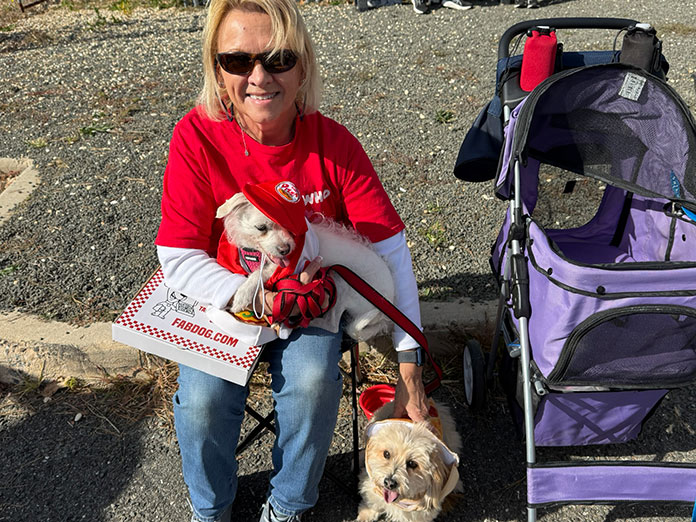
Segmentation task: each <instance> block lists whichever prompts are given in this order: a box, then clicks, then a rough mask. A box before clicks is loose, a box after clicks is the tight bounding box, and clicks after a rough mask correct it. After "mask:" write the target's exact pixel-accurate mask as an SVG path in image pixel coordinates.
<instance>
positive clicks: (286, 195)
mask: <svg viewBox="0 0 696 522" xmlns="http://www.w3.org/2000/svg"><path fill="white" fill-rule="evenodd" d="M275 189H276V192H277V193H278V195H279V196H280V197H281V198H283V199H284V200H285V201H288V202H290V203H297V202H298V201H299V200H300V191H299V190H297V187H296V186H295V184H294V183H293V182H292V181H282V182H280V183H278V184H277V185H276V187H275Z"/></svg>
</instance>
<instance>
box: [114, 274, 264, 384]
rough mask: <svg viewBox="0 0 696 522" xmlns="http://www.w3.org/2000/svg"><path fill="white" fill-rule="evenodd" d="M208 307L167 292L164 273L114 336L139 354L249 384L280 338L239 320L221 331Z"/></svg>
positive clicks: (131, 307) (119, 323)
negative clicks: (262, 358) (267, 345)
mask: <svg viewBox="0 0 696 522" xmlns="http://www.w3.org/2000/svg"><path fill="white" fill-rule="evenodd" d="M208 308H209V307H208V305H206V304H202V303H199V302H198V301H196V300H193V299H191V298H189V297H187V296H185V295H183V294H181V293H180V292H176V291H174V290H172V289H170V288H168V287H167V286H166V285H165V284H164V274H163V273H162V270H161V269H159V270H157V272H155V274H154V275H153V276H152V277H151V278H150V279H149V280H148V282H147V283H146V284H145V286H143V288H142V289H141V290H140V291H139V292H138V294H137V295H136V296H135V297H134V298H133V300H132V301H131V303H130V304H129V305H128V306H127V307H126V309H125V310H124V311H123V313H122V314H121V315H120V316H119V318H118V319H116V322H115V323H114V324H113V325H112V328H111V333H112V337H113V339H114V340H115V341H118V342H121V343H124V344H127V345H129V346H132V347H134V348H137V349H138V350H142V351H144V352H148V353H152V354H154V355H158V356H160V357H164V358H165V359H170V360H172V361H175V362H177V363H180V364H184V365H186V366H190V367H192V368H196V369H198V370H201V371H204V372H206V373H209V374H211V375H215V376H216V377H220V378H222V379H225V380H227V381H230V382H234V383H236V384H241V385H245V384H246V383H247V381H248V380H249V377H250V376H251V374H252V373H253V372H254V369H255V368H256V364H257V363H258V360H259V355H260V354H261V349H262V347H263V346H262V345H263V344H265V343H267V342H269V341H272V340H273V339H275V338H276V334H275V332H274V331H273V330H272V329H270V328H266V327H262V326H255V325H248V324H245V323H242V322H239V321H236V320H233V321H232V322H227V323H225V324H224V326H225V328H224V329H223V328H220V327H219V326H218V325H216V324H214V323H213V322H212V321H211V320H210V319H209V317H208V312H209V310H208ZM230 317H231V316H230ZM237 323H238V324H237ZM242 338H243V339H246V342H245V341H243V340H241V339H242ZM250 340H253V341H252V342H253V344H252V343H250V342H249V341H250Z"/></svg>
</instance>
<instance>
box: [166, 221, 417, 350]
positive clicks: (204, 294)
mask: <svg viewBox="0 0 696 522" xmlns="http://www.w3.org/2000/svg"><path fill="white" fill-rule="evenodd" d="M372 246H373V248H374V249H375V250H376V251H377V253H378V254H380V255H381V256H382V257H383V258H384V259H385V261H386V262H387V265H388V266H389V269H390V270H391V272H392V275H393V277H394V284H395V289H396V295H395V298H394V305H395V306H396V307H397V308H398V309H399V310H401V312H402V313H403V314H404V315H406V317H408V318H409V319H410V320H411V321H412V322H413V323H414V324H415V325H416V326H418V328H421V319H420V307H419V304H418V287H417V285H416V278H415V276H414V274H413V265H412V262H411V253H410V251H409V249H408V245H407V244H406V235H405V234H404V232H403V231H402V232H399V233H398V234H395V235H393V236H391V237H389V238H387V239H384V240H382V241H378V242H377V243H373V244H372ZM157 256H158V257H159V261H160V264H161V265H162V271H163V272H164V277H165V280H166V281H167V286H169V287H170V288H173V289H174V290H177V291H179V292H181V293H183V294H185V295H187V296H189V297H191V298H193V299H197V300H199V301H202V302H205V303H209V304H211V305H212V306H214V307H216V308H224V307H226V306H227V304H228V303H229V302H230V300H231V299H232V296H233V295H234V293H235V292H236V291H237V289H238V288H239V287H240V286H241V285H242V283H244V281H245V280H246V276H244V275H241V274H235V273H233V272H230V271H229V270H227V269H226V268H224V267H222V266H220V265H219V264H218V263H217V261H216V260H215V259H213V258H211V257H210V256H209V255H208V254H207V253H206V252H205V251H204V250H200V249H195V248H175V247H165V246H159V245H158V246H157ZM393 341H394V347H395V348H396V350H397V351H401V350H409V349H412V348H415V347H417V346H418V343H417V342H416V341H415V340H414V339H413V338H412V337H411V336H410V335H408V334H406V332H404V331H403V330H402V329H401V328H399V327H396V326H395V327H394V333H393Z"/></svg>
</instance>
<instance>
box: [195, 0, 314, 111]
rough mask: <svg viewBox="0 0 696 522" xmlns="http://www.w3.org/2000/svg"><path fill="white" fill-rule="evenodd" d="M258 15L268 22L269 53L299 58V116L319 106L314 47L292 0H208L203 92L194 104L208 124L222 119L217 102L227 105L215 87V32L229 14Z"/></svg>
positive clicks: (221, 90)
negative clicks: (208, 120)
mask: <svg viewBox="0 0 696 522" xmlns="http://www.w3.org/2000/svg"><path fill="white" fill-rule="evenodd" d="M235 9H236V10H240V11H247V12H259V13H265V14H267V15H268V16H269V17H270V19H271V31H272V34H273V36H272V38H271V41H270V42H269V44H270V47H271V49H270V50H271V52H279V51H280V50H282V49H289V50H291V51H293V52H294V53H295V54H296V55H297V56H298V58H299V60H298V63H299V65H300V66H301V67H302V74H303V79H302V83H301V84H300V88H299V90H298V92H297V100H296V102H297V103H298V105H299V107H300V110H302V112H303V113H311V112H314V111H316V110H317V109H318V108H319V104H320V103H321V78H320V77H319V69H318V67H317V62H316V56H315V54H314V47H313V45H312V41H311V40H310V38H309V33H308V32H307V28H306V26H305V24H304V21H303V20H302V16H301V15H300V12H299V10H298V9H297V4H296V1H295V0H211V1H210V4H209V6H208V16H207V20H206V24H205V28H204V29H203V88H202V89H201V92H200V94H199V95H198V103H200V104H201V105H202V106H203V110H204V112H205V114H206V115H207V116H208V117H209V118H210V119H212V120H221V119H223V118H224V117H225V115H224V112H223V110H224V109H223V107H221V105H220V102H221V101H224V102H225V103H227V101H228V96H227V92H226V91H225V88H224V87H221V86H220V85H219V84H218V77H217V63H216V61H215V55H216V54H217V52H218V48H217V42H218V32H219V28H220V24H221V23H222V21H223V20H224V18H225V16H226V15H227V13H229V12H230V11H232V10H235Z"/></svg>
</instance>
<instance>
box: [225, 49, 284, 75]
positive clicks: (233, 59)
mask: <svg viewBox="0 0 696 522" xmlns="http://www.w3.org/2000/svg"><path fill="white" fill-rule="evenodd" d="M215 60H216V61H217V63H218V65H220V67H222V69H223V70H224V71H226V72H228V73H230V74H240V75H247V74H249V73H251V71H252V70H253V69H254V65H255V64H256V61H257V60H258V61H260V62H261V65H263V68H264V69H266V72H268V73H270V74H277V73H283V72H286V71H289V70H290V69H292V68H293V67H295V64H296V63H297V55H296V54H295V53H293V52H292V51H288V50H286V49H283V50H281V51H279V52H277V53H273V54H272V53H271V52H269V51H267V52H265V53H256V54H249V53H240V52H234V53H217V55H216V56H215Z"/></svg>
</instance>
